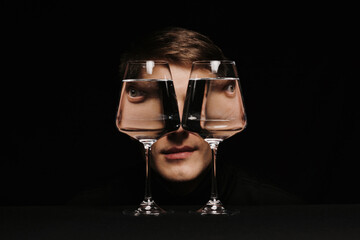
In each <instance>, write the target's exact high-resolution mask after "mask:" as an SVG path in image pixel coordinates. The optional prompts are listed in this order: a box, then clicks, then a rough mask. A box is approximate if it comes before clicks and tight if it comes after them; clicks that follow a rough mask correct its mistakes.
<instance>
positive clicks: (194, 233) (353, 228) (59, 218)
mask: <svg viewBox="0 0 360 240" xmlns="http://www.w3.org/2000/svg"><path fill="white" fill-rule="evenodd" d="M131 208H132V207H67V206H18V207H16V206H11V207H10V206H6V207H1V208H0V239H2V240H8V239H22V240H23V239H37V240H41V239H46V240H51V239H77V240H80V239H87V240H90V239H141V238H142V239H145V238H147V239H242V240H245V239H287V240H289V239H306V240H308V239H327V240H328V239H342V240H343V239H357V240H358V239H360V205H298V206H297V205H291V206H243V207H229V208H230V209H232V210H235V209H236V210H237V211H238V212H236V214H234V215H231V216H198V215H195V214H190V213H189V212H188V211H189V210H195V209H194V208H192V207H170V209H172V210H174V213H172V214H168V215H166V216H160V217H132V216H125V215H123V214H122V211H123V210H124V209H131ZM168 209H169V208H168Z"/></svg>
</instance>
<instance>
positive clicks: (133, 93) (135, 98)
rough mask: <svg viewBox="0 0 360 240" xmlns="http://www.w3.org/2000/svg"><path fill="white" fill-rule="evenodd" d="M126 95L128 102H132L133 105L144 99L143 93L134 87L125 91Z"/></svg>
mask: <svg viewBox="0 0 360 240" xmlns="http://www.w3.org/2000/svg"><path fill="white" fill-rule="evenodd" d="M127 95H128V99H129V101H130V102H133V103H139V102H142V101H144V99H145V93H144V92H143V91H140V90H138V89H136V88H134V87H130V88H129V89H128V90H127Z"/></svg>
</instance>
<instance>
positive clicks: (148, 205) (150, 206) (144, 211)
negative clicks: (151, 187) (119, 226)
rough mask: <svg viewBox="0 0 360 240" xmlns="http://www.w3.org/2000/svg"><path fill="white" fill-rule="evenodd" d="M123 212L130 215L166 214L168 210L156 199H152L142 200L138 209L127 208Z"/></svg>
mask: <svg viewBox="0 0 360 240" xmlns="http://www.w3.org/2000/svg"><path fill="white" fill-rule="evenodd" d="M123 213H124V214H125V215H130V216H160V215H164V214H166V213H167V212H166V211H165V210H164V209H162V208H160V207H159V206H158V205H157V204H156V203H155V202H154V200H151V199H150V200H144V201H142V202H141V203H140V206H139V207H138V208H137V209H136V210H133V211H129V210H125V211H123Z"/></svg>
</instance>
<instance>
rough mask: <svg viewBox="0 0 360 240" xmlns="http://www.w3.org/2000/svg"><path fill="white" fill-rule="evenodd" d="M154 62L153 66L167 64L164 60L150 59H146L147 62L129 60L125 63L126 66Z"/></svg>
mask: <svg viewBox="0 0 360 240" xmlns="http://www.w3.org/2000/svg"><path fill="white" fill-rule="evenodd" d="M150 61H151V62H154V63H155V64H168V65H169V62H167V61H165V60H152V59H147V60H129V61H127V62H126V64H146V63H147V62H150Z"/></svg>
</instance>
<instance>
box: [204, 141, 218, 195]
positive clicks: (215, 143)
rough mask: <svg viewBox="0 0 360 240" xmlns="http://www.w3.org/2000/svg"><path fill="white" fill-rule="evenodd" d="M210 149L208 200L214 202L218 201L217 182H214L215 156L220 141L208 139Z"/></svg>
mask: <svg viewBox="0 0 360 240" xmlns="http://www.w3.org/2000/svg"><path fill="white" fill-rule="evenodd" d="M206 141H207V142H208V143H209V145H210V148H211V152H212V162H211V173H212V174H211V175H212V176H211V194H210V199H211V200H213V201H214V202H215V201H217V200H218V189H217V180H216V177H217V176H216V155H217V149H218V146H219V143H220V142H221V139H215V140H214V139H208V140H206Z"/></svg>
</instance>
